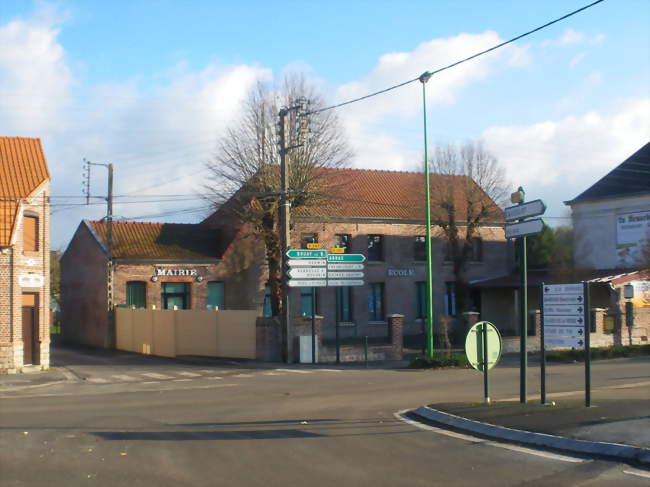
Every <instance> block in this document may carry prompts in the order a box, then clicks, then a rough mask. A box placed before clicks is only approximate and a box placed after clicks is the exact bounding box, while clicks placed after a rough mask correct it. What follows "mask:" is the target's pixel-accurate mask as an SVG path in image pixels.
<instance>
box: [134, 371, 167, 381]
mask: <svg viewBox="0 0 650 487" xmlns="http://www.w3.org/2000/svg"><path fill="white" fill-rule="evenodd" d="M140 375H144V376H145V377H149V378H150V379H160V380H165V379H173V377H172V376H171V375H165V374H157V373H155V372H146V373H144V374H140Z"/></svg>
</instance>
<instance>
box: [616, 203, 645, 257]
mask: <svg viewBox="0 0 650 487" xmlns="http://www.w3.org/2000/svg"><path fill="white" fill-rule="evenodd" d="M648 240H650V211H639V212H636V213H625V214H621V215H617V217H616V253H617V256H618V263H619V264H621V265H634V264H636V263H637V261H638V260H639V258H640V257H641V249H642V247H643V245H644V243H645V242H647V241H648Z"/></svg>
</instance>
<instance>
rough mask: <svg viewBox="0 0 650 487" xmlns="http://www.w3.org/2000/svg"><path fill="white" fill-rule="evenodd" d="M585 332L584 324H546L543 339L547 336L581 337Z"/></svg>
mask: <svg viewBox="0 0 650 487" xmlns="http://www.w3.org/2000/svg"><path fill="white" fill-rule="evenodd" d="M584 334H585V327H584V326H564V327H562V326H546V327H544V341H546V338H547V337H548V336H556V337H558V336H561V337H581V336H583V335H584Z"/></svg>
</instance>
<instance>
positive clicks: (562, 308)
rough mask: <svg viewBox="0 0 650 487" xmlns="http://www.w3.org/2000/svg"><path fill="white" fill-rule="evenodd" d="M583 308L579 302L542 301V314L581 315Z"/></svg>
mask: <svg viewBox="0 0 650 487" xmlns="http://www.w3.org/2000/svg"><path fill="white" fill-rule="evenodd" d="M583 311H584V308H583V307H582V305H580V304H577V305H576V304H565V305H562V304H548V303H546V302H544V316H561V315H576V316H582V313H583Z"/></svg>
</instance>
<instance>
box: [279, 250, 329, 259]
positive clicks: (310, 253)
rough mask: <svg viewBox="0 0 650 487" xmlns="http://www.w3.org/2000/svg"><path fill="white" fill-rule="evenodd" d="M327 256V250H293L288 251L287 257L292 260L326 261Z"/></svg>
mask: <svg viewBox="0 0 650 487" xmlns="http://www.w3.org/2000/svg"><path fill="white" fill-rule="evenodd" d="M326 255H327V250H305V249H291V250H287V257H289V258H290V259H318V258H321V259H324V258H325V256H326Z"/></svg>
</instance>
